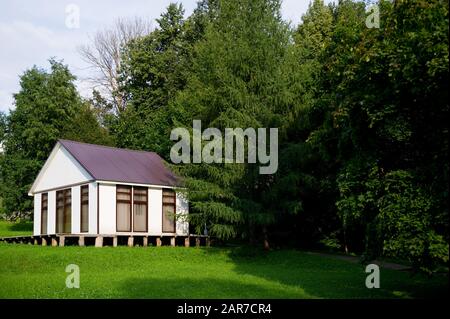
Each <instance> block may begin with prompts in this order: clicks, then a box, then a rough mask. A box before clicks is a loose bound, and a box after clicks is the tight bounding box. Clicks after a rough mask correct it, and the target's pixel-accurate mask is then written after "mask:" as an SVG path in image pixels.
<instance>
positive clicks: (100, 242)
mask: <svg viewBox="0 0 450 319" xmlns="http://www.w3.org/2000/svg"><path fill="white" fill-rule="evenodd" d="M95 247H103V237H102V236H97V237H96V238H95Z"/></svg>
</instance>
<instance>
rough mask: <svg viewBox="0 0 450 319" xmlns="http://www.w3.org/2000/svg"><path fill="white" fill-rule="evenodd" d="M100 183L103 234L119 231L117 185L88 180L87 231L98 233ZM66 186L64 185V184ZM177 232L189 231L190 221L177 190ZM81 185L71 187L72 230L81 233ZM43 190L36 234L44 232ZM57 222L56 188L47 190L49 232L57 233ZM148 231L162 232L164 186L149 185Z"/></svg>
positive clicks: (36, 200) (38, 203) (37, 205)
mask: <svg viewBox="0 0 450 319" xmlns="http://www.w3.org/2000/svg"><path fill="white" fill-rule="evenodd" d="M97 187H100V188H99V194H98V195H99V198H100V207H99V219H100V227H99V228H100V234H105V235H107V234H115V233H116V186H115V185H113V184H100V186H98V184H97V183H96V182H92V183H90V184H89V231H88V234H97ZM61 189H64V187H61ZM176 206H177V207H176V213H177V216H178V218H177V221H176V233H177V235H188V234H189V224H188V223H187V222H186V220H185V219H183V218H182V217H181V218H180V216H183V215H185V214H188V212H189V207H188V202H187V200H186V198H185V197H184V194H182V193H179V192H177V196H176ZM80 219H81V216H80V186H73V187H72V233H73V234H78V233H80V225H81V224H80V222H81V220H80ZM40 220H41V193H37V194H35V195H34V225H33V234H34V235H40V232H41V221H40ZM55 222H56V191H49V192H48V225H47V230H48V231H47V233H48V234H50V235H51V234H55V227H56V225H55ZM148 234H149V235H157V236H158V235H161V234H162V189H161V188H154V187H149V188H148Z"/></svg>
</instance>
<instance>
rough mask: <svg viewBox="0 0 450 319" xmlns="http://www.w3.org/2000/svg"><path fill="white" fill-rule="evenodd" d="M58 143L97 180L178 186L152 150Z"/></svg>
mask: <svg viewBox="0 0 450 319" xmlns="http://www.w3.org/2000/svg"><path fill="white" fill-rule="evenodd" d="M59 143H61V145H63V146H64V148H65V149H67V151H68V152H69V153H70V154H71V155H72V156H73V157H74V158H75V159H76V160H77V161H78V162H79V163H80V164H81V166H83V167H84V168H85V169H86V171H88V173H89V174H91V176H92V177H93V178H94V179H96V180H102V181H113V182H123V183H136V184H151V185H162V186H177V185H178V182H177V177H176V176H175V174H173V173H172V172H171V171H170V170H169V169H168V168H167V167H166V166H165V165H164V163H163V160H162V158H161V157H160V156H159V155H158V154H156V153H154V152H144V151H134V150H128V149H122V148H115V147H109V146H103V145H94V144H86V143H81V142H74V141H68V140H59Z"/></svg>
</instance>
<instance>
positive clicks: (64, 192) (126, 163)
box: [29, 140, 189, 236]
mask: <svg viewBox="0 0 450 319" xmlns="http://www.w3.org/2000/svg"><path fill="white" fill-rule="evenodd" d="M177 185H178V183H177V178H176V176H175V175H174V174H173V173H172V172H171V171H170V170H169V169H168V168H167V167H166V166H165V165H164V163H163V160H162V159H161V157H159V156H158V154H156V153H153V152H143V151H133V150H127V149H120V148H113V147H108V146H100V145H93V144H85V143H80V142H74V141H68V140H59V141H58V142H57V143H56V145H55V147H54V148H53V150H52V152H51V154H50V156H49V158H48V159H47V161H46V163H45V165H44V166H43V167H42V169H41V171H40V172H39V175H38V176H37V178H36V180H35V181H34V183H33V185H32V187H31V189H30V191H29V195H30V196H34V230H33V233H34V235H35V236H38V235H66V234H74V235H134V234H136V235H143V236H145V235H148V236H161V235H166V234H167V235H181V236H187V235H188V234H189V225H188V223H187V221H186V220H184V219H183V216H186V214H188V203H187V201H186V199H185V197H184V196H183V194H182V193H180V192H177V189H178V188H177ZM175 216H176V217H175Z"/></svg>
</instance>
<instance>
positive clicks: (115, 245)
mask: <svg viewBox="0 0 450 319" xmlns="http://www.w3.org/2000/svg"><path fill="white" fill-rule="evenodd" d="M113 247H117V236H114V237H113Z"/></svg>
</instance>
